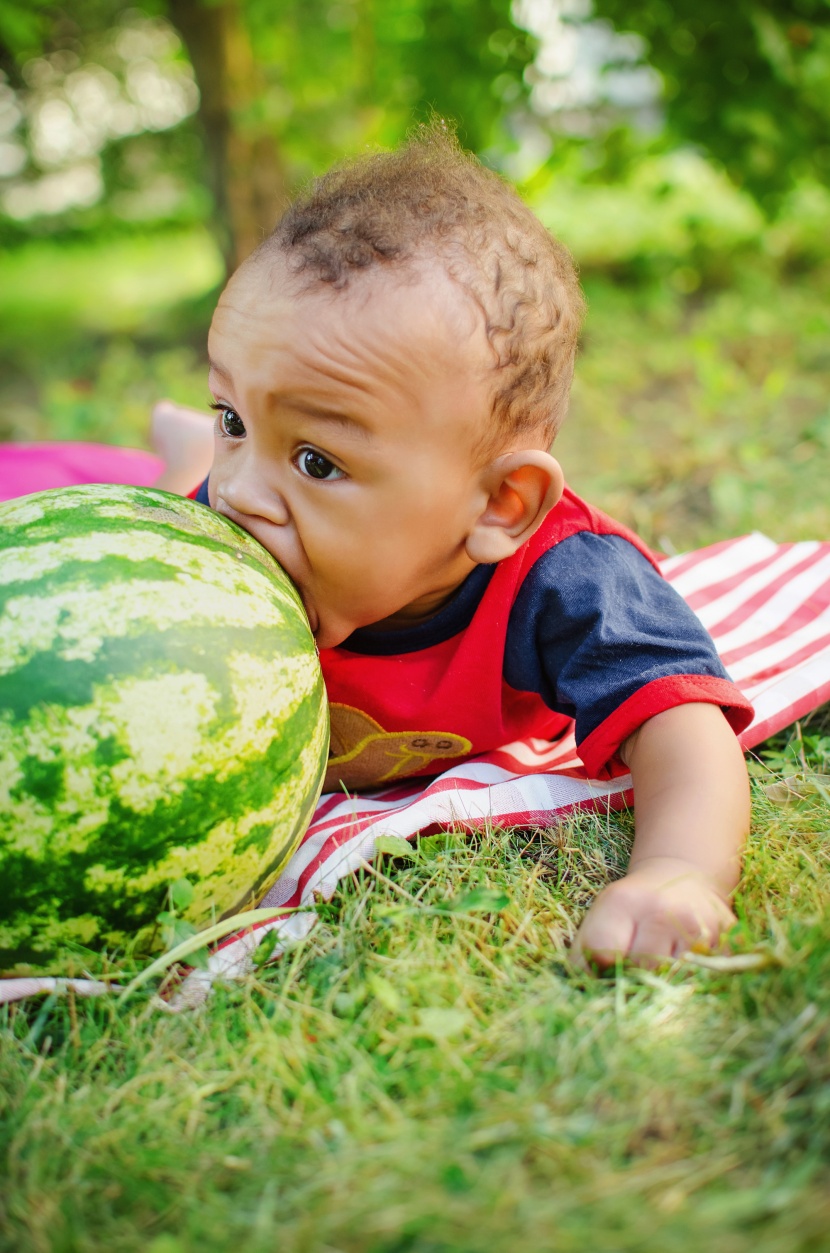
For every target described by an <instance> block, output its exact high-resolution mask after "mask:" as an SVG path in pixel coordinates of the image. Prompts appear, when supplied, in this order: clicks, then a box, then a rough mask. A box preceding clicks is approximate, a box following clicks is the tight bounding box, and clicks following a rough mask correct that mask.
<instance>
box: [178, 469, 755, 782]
mask: <svg viewBox="0 0 830 1253" xmlns="http://www.w3.org/2000/svg"><path fill="white" fill-rule="evenodd" d="M196 499H197V500H201V501H203V503H207V493H206V484H203V485H202V487H201V489H200V490H199V493H198V495H197V496H196ZM320 661H321V663H322V667H323V674H324V677H325V681H326V688H327V691H328V695H329V701H330V704H331V710H332V756H331V758H330V762H329V772H328V775H327V780H326V785H325V786H326V788H327V789H329V788H336V787H337V786H338V785H339V783H340V782H342V783H343V784H345V785H346V786H347V787H349V788H360V787H369V786H372V785H373V784H379V783H386V782H390V781H391V780H393V779H396V778H400V777H402V776H405V775H426V774H435V773H437V772H439V771H441V770H445V769H448V768H449V767H450V766H452V765H455V764H458V762H459V761H461V760H463V759H464V758H465V757H467V756H475V755H476V754H478V753H483V752H488V751H490V750H492V749H495V748H500V747H502V746H503V745H505V744H509V743H511V742H512V741H514V740H519V739H525V738H527V737H531V736H533V737H537V738H542V739H549V740H555V739H558V738H559V737H560V736H562V735H564V734H565V733H566V732H567V731H569V730H570V729H571V728H572V726H573V723H574V722H575V724H576V742H577V749H578V752H579V755H580V757H581V758H582V761H583V762H584V764H585V766H586V769H587V770H588V773H589V774H590V775H591V777H593V778H604V777H608V775H609V773H612V772H614V771H615V770H616V769H618V767H619V759H618V758H617V756H616V755H617V752H618V750H619V747H620V745H621V744H622V742H623V741H624V740H625V739H626V738H627V737H628V736H629V735H631V733H632V732H633V731H635V730H636V729H637V727H639V726H640V725H641V724H642V723H643V722H645V721H646V720H647V719H648V718H651V717H653V716H654V715H655V714H658V713H661V712H662V711H663V710H665V709H669V708H671V707H673V706H675V705H681V704H686V703H689V702H693V701H704V702H707V703H710V704H715V705H719V706H720V707H721V708H722V709H723V711H724V713H725V715H726V717H727V719H728V720H729V722H730V724H731V725H732V727H733V728H734V730H735V731H736V732H739V731H741V730H743V728H744V727H745V726H747V725H748V724H749V722H750V721H751V719H752V707H751V705H750V704H749V702H748V701H747V700H746V698H745V697H744V696H743V695H742V693H741V692H740V691H739V689H738V688H737V687H736V686H735V685H734V684H733V683H732V682H731V680H730V679H729V676H728V675H727V673H726V671H725V670H724V668H723V665H722V664H721V661H720V659H719V657H718V654H717V651H716V649H715V646H714V644H713V642H712V639H711V637H710V636H709V634H708V633H707V631H706V630H705V628H704V627H703V625H702V624H701V622H700V621H699V619H698V618H697V617H696V616H695V614H694V613H693V612H692V610H691V609H690V608H689V607H688V605H687V604H686V603H685V601H684V600H683V599H682V598H681V597H680V596H679V595H678V594H677V592H675V591H674V589H673V588H672V587H671V586H670V585H669V584H668V583H667V582H666V581H665V579H664V578H663V577H662V575H661V574H660V572H659V570H658V569H657V566H656V563H655V560H654V557H653V556H652V554H651V553H650V552H649V551H648V549H647V548H646V547H645V545H644V544H643V542H642V541H641V540H640V539H638V537H637V536H636V535H634V534H633V533H632V532H631V531H629V530H627V529H626V528H625V527H623V526H622V525H621V524H620V523H618V522H615V521H614V520H613V519H612V518H609V517H607V516H606V515H605V514H603V513H601V512H600V511H599V510H597V509H593V508H592V507H591V506H590V505H588V504H586V503H585V502H584V501H582V500H580V498H579V497H578V496H576V495H575V494H574V493H573V492H571V491H570V490H568V489H566V491H565V494H564V496H563V497H562V500H561V501H560V503H559V504H558V505H557V506H556V508H555V509H553V510H552V511H551V512H550V514H549V515H548V517H547V518H546V519H545V522H544V523H543V524H542V526H541V527H540V528H539V530H538V531H537V532H536V534H535V535H534V536H533V537H532V538H531V539H530V540H528V542H527V543H526V544H524V545H523V546H522V547H521V548H520V549H519V550H518V552H516V553H515V554H514V555H513V556H512V557H509V558H507V559H506V560H504V561H501V562H499V563H498V564H496V565H481V566H478V567H476V569H475V570H474V571H473V572H472V573H471V574H470V575H469V576H468V577H467V579H466V580H465V581H464V583H463V584H462V585H461V587H460V588H459V589H458V590H457V592H456V593H455V594H454V596H453V597H452V598H451V600H449V601H448V602H447V604H446V605H444V606H443V608H442V609H440V610H439V612H438V613H437V614H435V616H434V617H432V618H430V619H429V620H428V621H426V622H421V623H418V624H416V625H413V626H411V627H404V628H401V629H396V630H394V631H388V630H377V629H374V628H372V627H363V628H361V629H360V630H358V631H355V632H354V633H353V634H352V635H350V636H349V638H348V639H347V640H345V641H344V642H343V643H342V644H341V645H339V646H338V647H337V648H326V649H322V650H321V652H320Z"/></svg>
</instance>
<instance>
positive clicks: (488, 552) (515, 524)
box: [467, 448, 565, 564]
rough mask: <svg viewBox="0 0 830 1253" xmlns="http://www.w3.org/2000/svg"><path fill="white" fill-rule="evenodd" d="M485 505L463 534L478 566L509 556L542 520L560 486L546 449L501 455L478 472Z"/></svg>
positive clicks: (562, 482) (558, 472)
mask: <svg viewBox="0 0 830 1253" xmlns="http://www.w3.org/2000/svg"><path fill="white" fill-rule="evenodd" d="M483 475H484V486H485V489H486V491H487V497H488V499H487V505H486V507H485V509H484V512H483V513H482V514H481V515H480V517H479V518H478V520H477V522H476V524H475V526H474V527H473V529H472V531H471V532H470V534H469V535H468V537H467V556H468V557H470V558H471V560H473V561H477V562H480V563H481V564H485V563H490V562H494V561H503V560H504V559H505V557H512V555H513V553H514V552H516V550H517V549H518V548H521V546H522V544H524V542H525V540H528V539H530V537H531V535H532V534H533V533H534V531H536V530H537V529H538V528H539V527H540V526H541V524H542V522H544V520H545V518H546V517H547V515H548V513H550V511H551V509H552V508H553V507H554V505H555V504H556V503H557V502H558V500H559V498H560V496H561V495H562V491H563V489H564V487H565V478H564V475H563V474H562V467H561V466H560V464H559V462H558V461H556V460H555V458H553V457H552V456H551V455H550V453H549V452H541V451H540V450H539V449H536V448H522V449H519V450H518V451H517V452H509V453H504V454H503V455H502V456H500V457H496V458H495V460H494V461H491V462H490V464H489V465H488V466H487V467H486V468H485V470H484V471H483Z"/></svg>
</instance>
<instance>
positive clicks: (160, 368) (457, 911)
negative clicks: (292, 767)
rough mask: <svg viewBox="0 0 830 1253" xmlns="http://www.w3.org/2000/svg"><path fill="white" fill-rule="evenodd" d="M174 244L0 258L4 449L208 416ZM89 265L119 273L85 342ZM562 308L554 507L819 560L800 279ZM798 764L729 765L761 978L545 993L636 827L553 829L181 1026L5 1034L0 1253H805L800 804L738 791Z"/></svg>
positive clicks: (817, 731)
mask: <svg viewBox="0 0 830 1253" xmlns="http://www.w3.org/2000/svg"><path fill="white" fill-rule="evenodd" d="M157 244H158V251H154V249H155V248H156V245H157ZM188 247H190V245H187V246H185V244H184V243H183V241H182V240H181V239H179V240H178V241H173V242H172V243H171V242H170V241H167V242H164V241H161V242H160V241H156V243H153V244H137V245H136V247H135V249H133V251H130V249H131V248H132V244H129V243H126V242H124V241H121V242H119V244H118V247H117V248H116V247H115V245H112V247H110V246H106V247H101V248H99V249H98V250H97V251H93V250H89V251H88V252H87V253H86V254H83V250H81V251H80V252H78V253H77V254H76V255H75V257H74V259H72V260H69V259H64V258H63V257H62V254H61V255H59V253H58V252H54V253H49V251H48V248H47V249H46V250H45V251H44V250H43V249H42V248H41V246H40V245H38V247H35V246H33V247H32V248H31V249H30V250H28V251H27V252H26V253H25V254H21V255H20V256H18V257H17V258H14V259H8V258H7V259H3V260H2V261H0V308H2V309H3V311H4V312H5V313H6V314H8V317H6V319H5V322H6V328H7V329H6V330H5V331H4V339H3V341H2V344H0V364H2V365H3V372H2V382H0V398H1V399H2V406H0V412H2V415H3V417H2V423H0V436H2V437H4V438H10V437H14V438H18V439H20V438H47V437H51V438H102V439H111V440H115V441H121V442H135V443H139V442H141V441H142V439H143V438H144V426H145V424H146V417H147V413H148V411H149V406H150V404H151V403H152V401H153V400H154V399H155V398H156V397H157V396H158V395H160V394H162V393H168V394H173V395H176V396H178V398H179V399H181V400H183V401H189V402H190V403H200V402H201V401H202V400H203V399H204V381H203V380H204V373H203V338H204V331H205V327H206V323H207V319H208V318H209V310H210V303H211V299H212V289H213V286H214V284H215V281H216V270H215V258H214V260H213V261H212V260H211V253H210V250H209V248H206V246H205V243H204V240H202V242H201V243H199V242H198V241H196V242H195V243H194V244H193V245H192V251H191V252H190V253H188V251H187V248H188ZM39 248H40V249H41V250H40V251H39V250H38V249H39ZM200 249H201V252H200V251H199V250H200ZM179 255H181V256H182V257H188V256H189V257H190V260H188V261H186V263H185V262H183V263H182V269H181V270H179V269H177V266H178V261H177V257H178V256H179ZM199 257H201V260H198V258H199ZM79 258H80V261H79ZM194 258H195V260H194ZM73 266H75V269H73V268H72V267H73ZM15 267H16V268H15ZM50 267H53V269H52V272H53V273H54V290H53V293H52V295H50V290H49V285H50V281H51V280H50V278H49V275H50ZM61 267H64V268H61ZM212 267H213V268H212ZM107 270H110V271H114V270H118V272H119V273H121V272H123V273H124V274H127V273H128V272H129V273H132V274H134V275H138V276H139V277H141V276H142V275H143V276H144V277H141V281H140V282H138V281H137V282H136V285H135V290H136V292H138V293H139V297H140V298H138V299H136V300H133V299H132V298H131V299H130V300H129V301H127V302H125V303H124V305H123V306H121V308H120V310H116V314H117V316H116V317H115V323H114V327H115V329H113V323H111V322H110V319H109V315H108V310H107V301H110V300H112V301H113V302H114V303H115V304H116V305H117V297H116V296H115V295H113V291H114V289H113V287H112V286H111V285H110V286H107V284H108V283H110V284H111V282H112V281H113V280H112V275H110V277H107V274H106V273H103V271H107ZM148 275H149V276H155V277H153V279H152V281H149V280H147V276H148ZM67 276H69V277H67ZM168 278H169V279H170V283H169V285H168V284H167V280H168ZM119 281H120V280H119ZM129 281H130V282H131V281H132V280H129ZM10 285H13V286H14V288H15V290H16V293H17V294H15V295H13V296H12V295H9V294H8V293H9V291H10ZM586 286H587V287H588V294H589V300H590V319H589V322H588V326H587V330H586V336H585V343H584V349H583V354H582V359H581V362H580V366H579V372H578V379H577V384H576V388H575V394H574V403H573V409H572V415H571V418H570V419H569V423H568V425H567V427H566V428H565V431H564V432H563V434H562V436H561V440H560V445H559V453H560V456H561V458H562V460H563V463H564V464H565V466H566V469H567V471H568V473H569V477H570V478H571V480H572V481H573V483H574V486H575V487H576V488H577V489H578V490H581V491H582V492H583V493H584V494H585V495H587V496H589V497H590V498H591V499H593V500H595V501H596V502H597V503H599V504H601V505H603V507H605V508H607V509H609V511H611V512H614V513H616V514H617V516H620V517H621V518H623V520H625V521H628V522H630V523H633V524H634V525H635V526H636V527H638V529H640V530H641V532H642V533H643V534H644V535H645V536H646V538H648V539H649V540H651V541H652V542H654V543H662V544H663V545H664V546H666V547H669V548H671V547H674V548H678V549H682V548H687V547H692V546H694V545H697V544H701V543H706V542H708V541H709V540H713V539H717V538H720V537H722V536H723V535H727V534H734V533H736V532H738V531H741V530H745V529H749V528H751V527H759V528H760V529H762V530H765V531H766V532H767V533H768V534H770V535H772V536H773V537H774V538H776V539H799V538H813V537H818V538H821V537H823V536H824V535H826V533H827V526H828V521H830V504H828V498H827V490H826V468H825V467H826V460H827V457H826V454H827V450H828V448H830V409H828V404H827V396H828V394H830V391H829V390H828V383H830V356H828V352H827V344H828V343H830V336H828V331H830V323H828V314H827V307H828V306H827V290H828V286H830V274H828V271H827V269H826V268H824V269H822V268H821V266H820V265H817V266H816V267H815V269H814V270H813V271H812V272H810V273H809V274H802V275H800V276H794V275H790V276H789V277H788V276H787V275H786V274H785V273H783V272H776V273H774V272H773V271H772V270H770V269H769V268H767V269H764V267H763V266H759V267H757V268H752V267H750V268H749V269H748V270H747V271H746V272H745V273H741V274H739V275H738V276H737V277H736V278H734V279H733V281H731V282H730V285H729V286H728V287H725V286H724V287H719V286H718V285H717V283H710V285H709V286H708V287H705V288H700V289H698V290H696V291H694V292H692V293H689V292H684V291H682V290H680V289H679V288H678V287H676V286H672V285H671V284H670V283H666V284H660V283H657V282H654V281H648V282H644V283H642V284H639V285H632V284H631V283H627V284H620V283H613V282H611V281H610V280H609V279H608V277H607V275H605V276H604V275H603V273H601V272H599V271H591V270H589V271H588V272H587V273H586ZM4 302H5V303H4ZM828 752H830V738H828V731H827V727H826V718H825V722H822V721H821V719H813V721H812V723H811V724H810V725H806V726H805V727H803V728H802V729H801V734H800V736H798V735H794V736H791V737H786V736H785V737H779V739H778V740H777V741H776V742H775V744H773V745H770V746H768V749H767V765H766V766H765V765H763V764H761V763H757V764H756V765H755V766H754V767H753V774H754V776H755V777H754V784H753V785H754V805H753V815H754V817H753V836H752V841H751V845H750V849H749V854H748V857H747V860H746V864H745V869H744V876H743V880H742V884H741V887H740V890H739V893H738V898H737V906H738V912H739V917H740V923H739V926H738V928H737V930H736V933H735V936H734V937H733V939H734V944H735V947H736V949H737V950H738V951H739V952H743V951H747V952H756V953H761V954H764V955H766V964H764V965H763V966H761V967H759V968H757V969H753V970H748V971H744V972H732V973H718V972H713V971H708V970H703V969H697V968H692V967H690V966H688V965H677V966H673V967H667V968H666V969H664V970H661V971H659V972H656V973H654V972H646V971H635V970H618V971H617V972H616V973H615V974H614V975H612V976H609V977H604V978H597V977H595V976H592V975H589V974H586V973H585V972H582V971H579V970H576V969H574V968H573V966H572V964H571V962H570V959H569V953H568V947H567V942H568V939H569V937H570V936H571V935H572V934H573V931H574V929H575V927H576V925H577V924H578V920H579V917H580V916H581V912H582V910H583V909H584V907H585V905H586V904H587V902H588V901H589V899H590V897H591V896H592V895H593V893H594V892H595V891H596V890H597V889H598V888H599V887H601V886H602V884H603V883H604V882H606V881H607V880H608V879H609V878H612V877H614V876H616V875H618V874H619V873H621V870H622V868H623V866H624V864H625V859H626V856H627V850H628V845H629V841H630V837H631V829H632V826H631V819H630V817H628V816H625V815H623V816H611V817H607V816H606V817H589V816H582V817H580V818H579V819H574V820H571V821H569V822H567V823H565V824H564V825H561V826H558V827H555V828H551V829H547V830H540V831H538V832H535V833H530V834H528V833H521V832H512V833H511V832H502V831H491V832H488V833H487V834H486V835H485V836H482V837H481V838H480V839H470V840H468V839H464V838H461V837H458V836H453V835H449V836H447V837H432V838H430V839H428V840H424V841H422V842H421V844H420V846H419V848H420V851H419V852H418V853H417V854H416V855H414V856H413V857H412V858H410V859H400V860H396V861H391V860H390V859H389V858H385V859H384V860H383V862H382V863H381V864H380V865H379V867H378V873H375V874H372V873H369V872H367V873H366V874H365V875H363V876H362V877H358V878H357V879H355V880H353V881H350V882H348V883H345V884H343V885H342V886H341V888H340V889H339V891H338V893H337V895H336V896H335V898H334V899H333V901H332V902H330V903H329V904H328V905H324V906H322V907H321V910H320V914H321V916H320V921H319V923H318V926H317V927H316V929H315V930H314V931H313V932H312V934H311V935H310V936H309V937H308V938H307V939H306V940H305V941H303V942H302V943H300V944H298V945H297V946H296V947H295V948H294V949H292V950H291V951H290V952H289V953H288V954H287V955H286V956H285V957H284V958H283V959H281V960H280V961H279V962H278V963H276V964H275V965H273V966H268V967H263V968H262V969H260V970H258V971H257V973H256V974H255V975H254V976H252V977H250V978H249V979H247V980H245V981H243V982H242V983H240V984H237V985H233V986H229V987H226V988H221V989H219V990H218V991H217V993H216V995H215V996H214V997H213V998H212V999H211V1000H210V1001H209V1003H208V1004H207V1005H206V1006H205V1007H204V1008H203V1009H202V1010H200V1011H198V1012H196V1013H193V1014H190V1015H184V1016H180V1017H170V1016H167V1015H165V1014H162V1013H160V1012H158V1010H157V1009H156V1008H155V1007H154V1004H153V1002H152V1000H151V998H150V996H149V995H148V994H146V992H145V991H142V992H141V993H139V994H137V995H136V996H135V998H133V999H132V1000H130V1001H129V1002H127V1004H126V1005H125V1006H123V1007H121V1008H118V1007H116V1006H115V1004H114V1003H113V1002H110V1001H104V1002H83V1001H80V1000H75V999H74V998H64V997H48V998H46V999H45V1000H43V1001H42V1002H38V1003H32V1004H25V1005H20V1006H16V1007H8V1008H6V1009H5V1010H3V1011H2V1016H0V1146H2V1147H1V1148H0V1163H2V1164H0V1178H2V1181H3V1182H2V1185H0V1249H2V1250H7V1249H8V1250H15V1251H17V1250H27V1251H28V1250H33V1251H35V1253H41V1251H42V1253H53V1251H57V1253H63V1251H66V1253H70V1251H71V1253H75V1251H76V1250H79V1251H81V1253H85V1251H87V1250H99V1249H106V1250H108V1251H109V1250H114V1251H122V1250H123V1251H124V1253H127V1251H132V1250H141V1251H142V1253H145V1251H146V1250H149V1251H150V1253H190V1251H191V1250H193V1251H197V1250H198V1251H199V1253H202V1251H203V1250H207V1251H212V1250H217V1251H220V1250H221V1251H223V1253H224V1250H227V1249H229V1248H232V1247H234V1245H242V1244H243V1243H244V1247H245V1248H246V1250H250V1251H251V1253H256V1251H257V1250H260V1249H261V1250H268V1251H269V1253H270V1250H273V1249H274V1248H275V1247H276V1248H279V1249H290V1250H292V1251H294V1250H297V1251H298V1253H305V1251H308V1253H335V1251H338V1253H502V1251H504V1253H513V1251H514V1250H516V1249H529V1250H534V1251H535V1250H555V1251H556V1253H570V1250H580V1253H581V1251H582V1250H584V1249H597V1250H600V1253H628V1251H629V1250H631V1251H632V1253H634V1251H635V1250H636V1251H637V1253H640V1251H641V1250H642V1251H644V1253H650V1251H651V1250H654V1253H657V1251H658V1250H659V1251H660V1253H675V1251H676V1253H696V1251H697V1250H699V1249H702V1248H703V1249H706V1250H707V1253H744V1251H746V1253H818V1251H819V1250H823V1249H827V1248H828V1247H830V1244H829V1243H828V1236H827V1231H828V1229H829V1228H830V1202H829V1201H828V1196H830V1188H828V1183H830V1178H828V1175H830V1171H828V1159H829V1158H830V1096H828V1093H829V1092H830V1082H829V1081H830V1048H828V1044H830V1029H829V1028H828V1024H830V921H829V919H830V911H829V910H828V902H829V901H830V865H828V851H829V846H828V829H830V822H828V818H830V806H828V804H827V802H826V792H822V790H821V785H820V784H819V786H818V788H816V787H815V786H813V787H812V790H811V788H810V787H805V788H803V789H801V790H803V791H804V792H805V795H803V796H800V797H799V796H798V795H796V794H795V790H792V789H791V790H790V792H789V795H790V797H791V799H790V803H787V804H782V803H779V802H776V801H775V800H774V799H773V797H772V796H770V795H768V794H767V792H766V791H765V787H766V786H768V784H769V782H770V780H771V778H772V777H773V776H772V775H771V774H770V769H771V770H772V771H773V772H774V774H775V776H776V777H778V776H789V775H793V774H799V775H800V776H801V777H802V778H803V779H806V780H807V782H808V783H809V782H810V780H811V779H813V776H814V774H815V773H818V774H819V775H822V774H825V775H826V774H828V773H830V765H828ZM774 795H776V794H775V793H773V796H774Z"/></svg>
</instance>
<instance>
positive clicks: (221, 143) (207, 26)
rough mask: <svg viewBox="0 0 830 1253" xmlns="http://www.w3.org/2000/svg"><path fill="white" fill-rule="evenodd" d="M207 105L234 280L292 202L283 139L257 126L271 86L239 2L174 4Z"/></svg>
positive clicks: (213, 180)
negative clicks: (264, 95)
mask: <svg viewBox="0 0 830 1253" xmlns="http://www.w3.org/2000/svg"><path fill="white" fill-rule="evenodd" d="M169 13H170V19H171V21H172V22H173V25H174V26H175V27H176V29H177V30H178V32H179V34H180V35H181V38H182V40H183V42H184V45H185V47H186V49H187V51H188V54H189V56H190V60H191V63H192V65H193V72H194V74H195V75H196V82H197V84H198V87H199V92H200V96H201V102H200V105H199V117H200V120H201V123H202V126H203V128H204V134H205V148H206V152H207V159H208V174H209V181H210V188H211V191H212V193H213V201H214V206H215V223H216V228H217V233H218V235H219V242H220V246H221V248H222V253H223V256H224V258H225V265H226V267H227V271H228V273H229V274H230V273H232V271H233V270H235V269H236V267H237V266H238V265H239V264H240V262H242V261H244V260H245V258H246V257H247V256H248V255H249V254H250V253H251V252H252V251H253V249H254V248H255V247H256V246H257V244H259V243H260V242H261V241H262V240H263V238H264V237H265V236H266V235H267V234H268V233H269V231H270V230H271V229H272V228H273V226H274V224H275V223H276V221H277V218H278V217H279V214H280V212H281V210H282V207H283V204H284V201H285V197H286V181H285V176H284V171H283V167H282V162H281V160H280V154H279V150H278V145H277V141H276V137H275V136H274V135H273V134H272V133H270V132H269V131H268V130H266V129H265V128H264V127H263V125H262V123H260V122H257V121H256V120H255V118H256V114H257V111H258V110H257V105H258V103H259V102H260V100H261V98H262V92H263V90H264V89H263V86H262V84H261V81H260V76H259V73H258V69H257V65H256V62H255V60H254V54H253V49H252V47H251V40H250V36H249V34H248V31H247V28H246V26H245V22H244V19H243V16H242V13H241V11H240V5H239V2H238V0H222V2H221V3H218V4H213V3H205V0H169Z"/></svg>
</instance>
